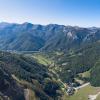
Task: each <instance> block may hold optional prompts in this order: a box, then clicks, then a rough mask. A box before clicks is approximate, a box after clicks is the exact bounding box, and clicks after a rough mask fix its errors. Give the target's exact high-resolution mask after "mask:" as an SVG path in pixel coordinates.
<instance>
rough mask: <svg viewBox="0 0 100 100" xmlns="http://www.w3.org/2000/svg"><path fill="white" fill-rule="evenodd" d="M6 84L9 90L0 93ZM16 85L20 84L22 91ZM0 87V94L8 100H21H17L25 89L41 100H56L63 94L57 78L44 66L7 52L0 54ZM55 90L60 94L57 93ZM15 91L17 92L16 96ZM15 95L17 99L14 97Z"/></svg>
mask: <svg viewBox="0 0 100 100" xmlns="http://www.w3.org/2000/svg"><path fill="white" fill-rule="evenodd" d="M8 73H9V75H8ZM14 82H15V83H14ZM6 83H7V84H6ZM8 84H9V87H10V88H9V89H8V88H6V89H8V90H5V91H2V89H3V90H4V89H5V87H6V86H7V87H8ZM16 84H20V86H21V87H22V89H21V87H20V86H19V87H18V86H17V85H16ZM0 85H1V88H0V93H3V94H4V95H6V96H8V97H9V98H10V100H21V99H18V98H20V95H22V94H23V91H24V90H25V91H26V89H29V90H31V91H33V92H34V94H35V95H36V96H37V97H38V98H39V99H41V100H53V99H54V98H56V99H57V98H58V97H59V96H60V97H62V94H63V92H62V90H61V88H60V85H59V83H58V81H57V77H55V75H54V74H53V73H52V72H50V71H48V69H47V68H46V67H45V66H44V65H41V64H39V63H38V62H37V61H36V60H34V59H33V58H31V57H27V56H24V55H18V54H13V53H8V52H0ZM57 90H59V91H61V92H60V93H57ZM17 91H19V93H18V94H17V93H16V92H17ZM20 91H22V92H20ZM13 93H15V94H16V95H15V94H13ZM17 95H18V97H16V96H17ZM10 96H12V97H13V98H11V97H10ZM22 96H23V95H22ZM0 97H1V95H0ZM3 97H4V96H3ZM22 100H24V99H22Z"/></svg>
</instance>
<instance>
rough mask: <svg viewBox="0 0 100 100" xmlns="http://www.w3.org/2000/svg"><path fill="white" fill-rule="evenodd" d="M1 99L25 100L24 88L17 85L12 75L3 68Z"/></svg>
mask: <svg viewBox="0 0 100 100" xmlns="http://www.w3.org/2000/svg"><path fill="white" fill-rule="evenodd" d="M0 97H2V99H3V100H9V99H10V100H25V98H24V90H23V88H22V87H21V86H20V85H19V84H17V82H16V81H15V80H14V79H13V78H12V76H11V75H10V74H8V73H7V72H6V71H4V70H3V69H1V68H0ZM0 100H1V99H0Z"/></svg>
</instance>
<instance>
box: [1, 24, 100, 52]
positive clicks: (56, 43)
mask: <svg viewBox="0 0 100 100" xmlns="http://www.w3.org/2000/svg"><path fill="white" fill-rule="evenodd" d="M99 39H100V29H99V28H80V27H71V26H64V25H57V24H49V25H46V26H43V25H34V24H31V23H23V24H9V23H0V49H1V50H17V51H38V50H42V51H54V50H56V51H59V50H60V51H61V50H63V51H68V50H70V49H78V48H80V47H82V46H84V45H87V44H89V43H93V42H95V41H97V40H99Z"/></svg>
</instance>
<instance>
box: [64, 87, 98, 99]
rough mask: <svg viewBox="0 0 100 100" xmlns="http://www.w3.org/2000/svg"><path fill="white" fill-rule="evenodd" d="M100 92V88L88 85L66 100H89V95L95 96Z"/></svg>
mask: <svg viewBox="0 0 100 100" xmlns="http://www.w3.org/2000/svg"><path fill="white" fill-rule="evenodd" d="M99 91H100V88H98V87H93V86H91V85H88V86H86V87H84V88H81V89H80V90H78V91H77V92H76V93H75V94H74V95H73V96H69V97H68V98H67V99H66V100H88V96H89V95H95V94H97V93H98V92H99Z"/></svg>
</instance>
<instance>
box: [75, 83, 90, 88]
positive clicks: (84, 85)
mask: <svg viewBox="0 0 100 100" xmlns="http://www.w3.org/2000/svg"><path fill="white" fill-rule="evenodd" d="M89 84H90V83H89V82H88V83H85V84H83V85H81V86H79V87H75V88H74V89H75V90H79V89H81V88H83V87H85V86H87V85H89Z"/></svg>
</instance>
